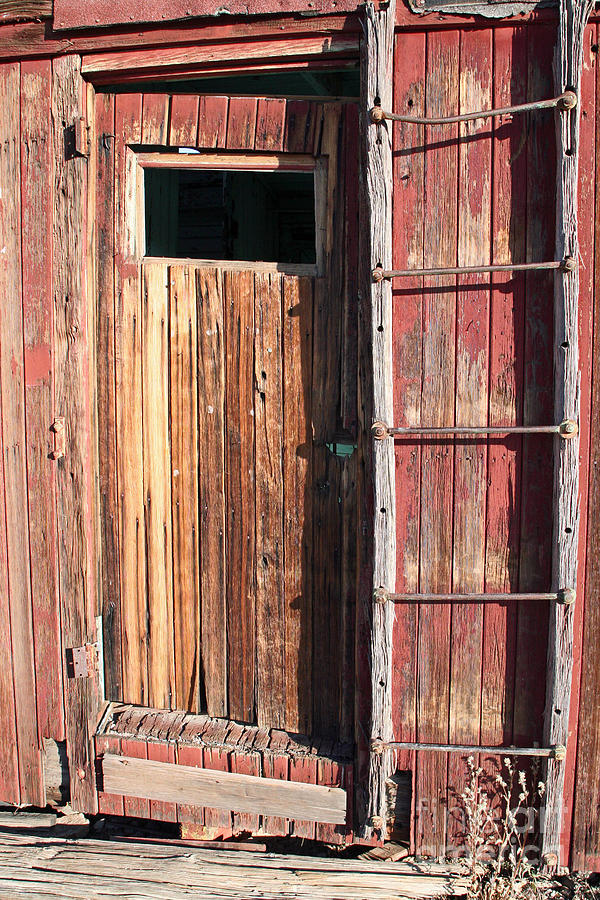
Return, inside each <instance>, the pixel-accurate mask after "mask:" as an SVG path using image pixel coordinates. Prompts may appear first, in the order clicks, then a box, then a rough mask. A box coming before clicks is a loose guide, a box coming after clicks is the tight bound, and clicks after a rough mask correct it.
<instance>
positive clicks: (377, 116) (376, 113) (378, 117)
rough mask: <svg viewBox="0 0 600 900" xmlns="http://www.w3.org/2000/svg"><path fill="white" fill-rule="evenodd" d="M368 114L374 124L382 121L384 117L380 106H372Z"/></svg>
mask: <svg viewBox="0 0 600 900" xmlns="http://www.w3.org/2000/svg"><path fill="white" fill-rule="evenodd" d="M369 115H370V117H371V122H374V123H375V124H376V125H379V123H380V122H383V120H384V119H385V113H384V111H383V110H382V108H381V106H374V107H373V109H372V110H371V112H370V113H369Z"/></svg>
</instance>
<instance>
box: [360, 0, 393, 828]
mask: <svg viewBox="0 0 600 900" xmlns="http://www.w3.org/2000/svg"><path fill="white" fill-rule="evenodd" d="M395 16H396V4H395V2H393V0H392V2H390V4H389V5H388V7H387V8H386V9H385V10H380V11H378V12H376V11H375V9H374V6H373V4H372V3H368V4H367V6H366V31H365V40H364V43H363V52H362V54H361V56H362V58H361V64H362V82H363V87H362V92H361V105H362V116H363V119H362V120H361V124H362V128H363V129H364V132H365V135H366V143H365V149H364V153H365V156H364V162H363V165H364V166H365V168H366V171H365V188H366V195H365V211H366V215H367V217H368V218H367V219H366V220H365V223H364V226H363V227H366V226H367V222H368V227H369V229H370V234H369V239H370V242H369V250H368V253H367V254H366V257H367V258H366V260H365V266H366V265H367V264H368V269H365V271H364V275H363V277H364V278H365V281H364V290H365V292H366V296H368V297H369V300H370V319H371V352H372V373H373V381H372V409H371V416H372V420H371V421H372V422H377V421H380V422H381V421H383V422H386V423H387V422H390V421H391V419H392V417H393V415H394V406H393V403H394V401H393V396H394V395H393V368H392V367H393V360H392V340H393V334H392V303H391V298H392V290H391V285H390V283H389V282H386V281H381V282H379V283H375V282H373V279H372V274H371V273H372V271H373V269H374V268H375V267H376V266H377V265H381V266H384V267H385V268H387V267H388V266H390V265H391V262H392V194H393V185H392V179H393V156H392V142H391V132H390V131H389V130H388V129H387V128H386V127H385V125H383V124H379V125H373V123H369V120H368V118H365V117H368V116H369V110H370V109H372V108H373V106H374V105H375V102H376V100H377V101H378V102H380V103H381V104H382V105H383V106H384V107H386V108H388V109H389V108H390V107H391V106H392V104H393V70H394V24H395ZM369 270H370V272H369ZM361 281H362V279H361ZM369 282H370V283H369ZM372 465H373V486H374V494H373V535H374V536H373V583H372V589H373V590H377V589H379V588H383V589H384V590H388V591H393V590H394V588H395V584H396V524H395V514H396V508H395V507H396V496H395V491H396V487H395V473H394V445H393V443H392V441H389V440H383V441H373V446H372ZM370 602H371V610H372V628H371V727H370V738H371V739H375V740H382V741H390V740H391V737H392V733H393V723H392V709H391V702H392V652H391V642H392V635H393V623H394V610H393V607H392V605H391V604H389V603H383V604H382V603H378V604H374V603H373V598H372V596H371V598H370ZM373 607H374V608H373ZM393 762H394V761H393V759H392V754H391V753H390V752H389V751H384V752H383V753H381V754H379V753H374V752H373V751H371V754H370V760H369V787H368V792H369V797H368V815H369V817H370V822H369V826H373V827H376V828H377V829H378V830H379V832H380V834H381V836H382V837H383V836H385V809H386V800H385V782H386V779H387V778H388V776H389V775H390V774H391V771H392V769H393ZM370 833H371V832H370V830H369V829H365V836H369V835H370Z"/></svg>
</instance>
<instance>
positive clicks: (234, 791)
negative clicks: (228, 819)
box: [102, 753, 346, 825]
mask: <svg viewBox="0 0 600 900" xmlns="http://www.w3.org/2000/svg"><path fill="white" fill-rule="evenodd" d="M102 774H103V778H104V791H105V792H107V793H110V794H124V795H126V796H128V797H143V798H144V799H147V800H162V801H164V802H167V803H185V804H187V805H189V806H203V807H213V808H215V809H228V810H235V811H236V812H238V813H254V814H257V815H273V816H282V817H284V818H289V819H303V820H308V821H313V822H327V823H331V824H333V825H341V824H343V823H344V822H345V821H346V791H344V790H342V789H341V788H330V787H324V786H322V785H316V784H295V783H294V782H288V781H280V780H278V779H276V778H256V777H254V776H253V775H238V774H235V773H232V772H219V771H214V770H210V771H209V770H206V769H198V768H196V767H194V766H179V765H172V764H170V763H162V762H155V761H154V760H149V759H133V758H130V757H123V756H115V755H114V754H112V753H107V754H105V756H104V758H103V760H102Z"/></svg>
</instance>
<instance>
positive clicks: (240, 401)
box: [223, 270, 256, 722]
mask: <svg viewBox="0 0 600 900" xmlns="http://www.w3.org/2000/svg"><path fill="white" fill-rule="evenodd" d="M223 278H224V301H225V329H226V333H227V353H226V374H225V382H226V422H227V474H226V480H227V680H228V693H229V715H230V717H231V718H232V719H237V720H239V721H242V722H252V721H253V720H254V715H255V696H254V694H255V684H254V677H255V665H256V658H255V624H256V623H255V583H254V577H255V516H254V505H255V492H254V469H255V456H254V276H253V273H252V271H251V270H247V271H244V272H225V273H224V276H223Z"/></svg>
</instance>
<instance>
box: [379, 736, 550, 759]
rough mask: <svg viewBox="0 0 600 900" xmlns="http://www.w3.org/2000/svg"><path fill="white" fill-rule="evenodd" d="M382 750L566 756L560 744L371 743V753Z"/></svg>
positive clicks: (547, 756)
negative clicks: (520, 745)
mask: <svg viewBox="0 0 600 900" xmlns="http://www.w3.org/2000/svg"><path fill="white" fill-rule="evenodd" d="M384 750H430V751H432V752H434V753H489V754H490V755H496V756H537V757H546V758H550V759H558V760H563V759H565V757H566V755H567V751H566V748H565V747H563V746H562V744H557V745H556V746H555V747H486V746H480V745H477V746H472V745H470V744H423V743H421V742H419V741H380V740H374V741H371V752H372V753H383V751H384Z"/></svg>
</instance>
